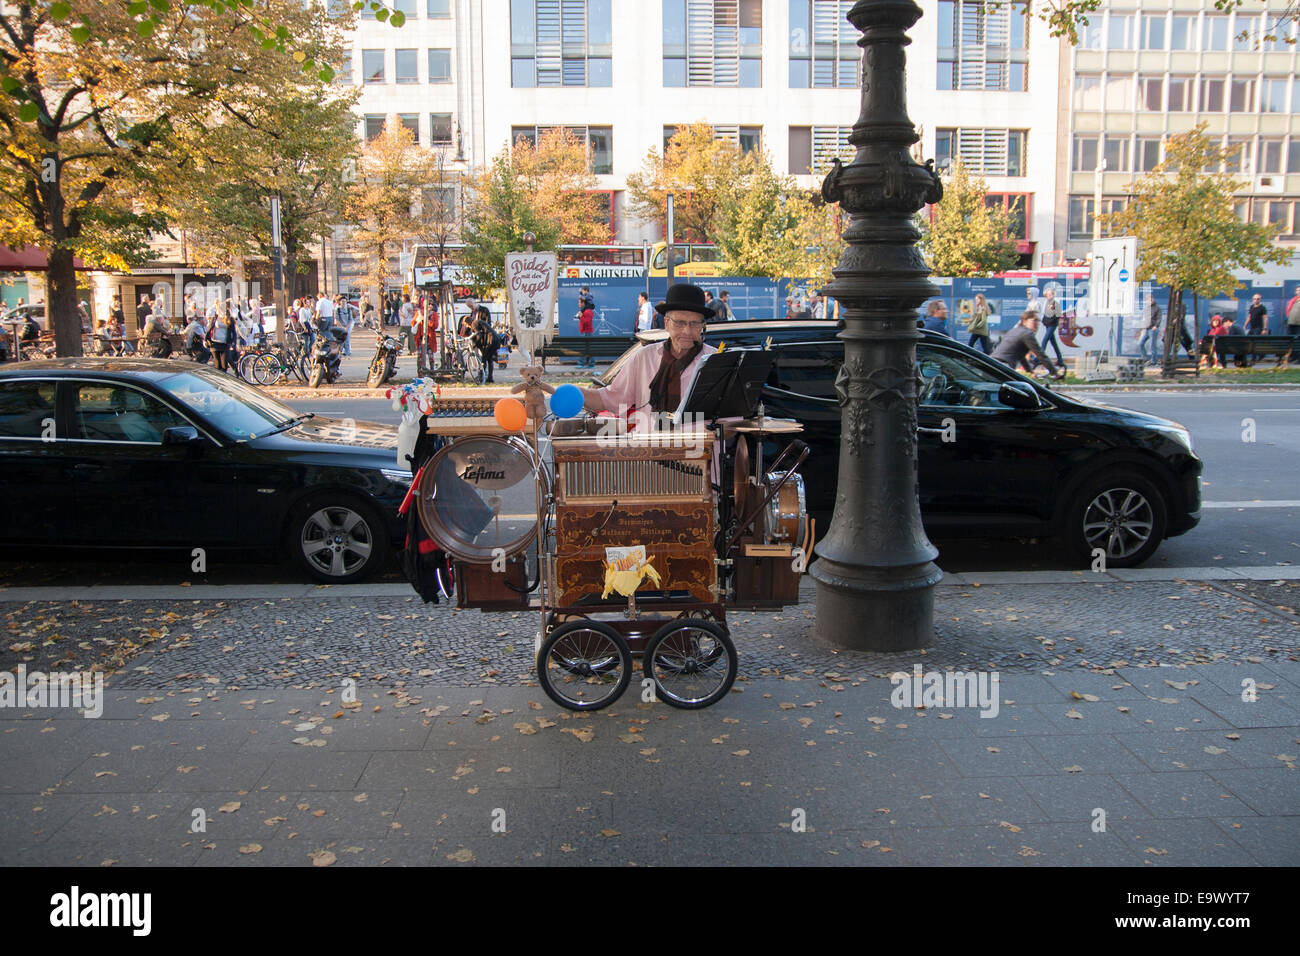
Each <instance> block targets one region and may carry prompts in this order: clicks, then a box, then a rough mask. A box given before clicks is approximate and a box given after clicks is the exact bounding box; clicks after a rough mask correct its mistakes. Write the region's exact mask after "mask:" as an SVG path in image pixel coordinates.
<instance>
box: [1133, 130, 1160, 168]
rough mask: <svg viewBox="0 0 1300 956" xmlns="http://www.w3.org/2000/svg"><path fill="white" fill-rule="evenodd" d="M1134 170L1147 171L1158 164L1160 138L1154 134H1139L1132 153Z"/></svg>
mask: <svg viewBox="0 0 1300 956" xmlns="http://www.w3.org/2000/svg"><path fill="white" fill-rule="evenodd" d="M1133 163H1134V170H1135V171H1136V172H1139V173H1149V172H1151V170H1153V169H1155V168H1156V167H1157V166H1159V165H1160V139H1159V137H1156V136H1139V137H1138V139H1137V149H1136V150H1135V151H1134V155H1133Z"/></svg>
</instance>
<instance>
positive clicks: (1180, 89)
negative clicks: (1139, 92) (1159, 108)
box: [1165, 76, 1196, 113]
mask: <svg viewBox="0 0 1300 956" xmlns="http://www.w3.org/2000/svg"><path fill="white" fill-rule="evenodd" d="M1195 82H1196V80H1195V78H1194V77H1190V76H1171V77H1170V78H1169V100H1168V103H1167V104H1166V106H1165V110H1166V112H1169V113H1190V112H1192V85H1193V84H1194V83H1195Z"/></svg>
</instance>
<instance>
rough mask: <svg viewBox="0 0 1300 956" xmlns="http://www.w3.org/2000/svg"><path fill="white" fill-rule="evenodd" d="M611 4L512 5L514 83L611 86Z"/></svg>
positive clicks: (528, 1) (552, 0) (555, 1)
mask: <svg viewBox="0 0 1300 956" xmlns="http://www.w3.org/2000/svg"><path fill="white" fill-rule="evenodd" d="M611 2H612V0H510V77H511V80H510V83H511V85H512V86H515V87H533V86H609V85H611V83H612V82H613V70H612V59H611V57H612V56H613V40H612V33H611V28H610V4H611Z"/></svg>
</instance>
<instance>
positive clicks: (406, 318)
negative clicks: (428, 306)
mask: <svg viewBox="0 0 1300 956" xmlns="http://www.w3.org/2000/svg"><path fill="white" fill-rule="evenodd" d="M398 324H399V326H400V327H399V328H398V330H397V342H398V345H400V346H402V347H404V348H405V349H407V351H410V352H414V351H415V341H414V339H413V337H412V334H411V329H412V326H413V325H414V324H415V306H413V305H412V304H411V297H410V296H409V295H403V296H402V307H401V309H400V310H399V312H398Z"/></svg>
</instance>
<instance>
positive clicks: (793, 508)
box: [763, 471, 808, 546]
mask: <svg viewBox="0 0 1300 956" xmlns="http://www.w3.org/2000/svg"><path fill="white" fill-rule="evenodd" d="M787 474H789V475H790V477H789V478H787V479H786V482H785V484H784V485H782V486H781V490H780V491H778V492H777V493H776V496H775V497H774V498H773V499H772V500H771V501H769V502H768V503H767V529H766V531H767V543H768V544H789V545H796V546H797V545H801V544H802V543H803V539H804V534H805V533H806V531H807V527H808V508H807V505H806V503H805V498H804V488H803V476H802V475H798V474H790V473H789V472H785V471H769V472H768V473H767V475H766V477H765V484H766V488H764V490H763V494H764V496H766V494H767V492H768V491H770V490H771V489H772V488H774V487H776V483H777V482H778V481H780V480H781V478H782V477H783V476H785V475H787Z"/></svg>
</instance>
